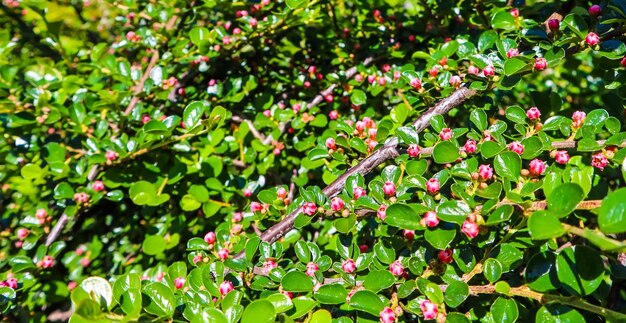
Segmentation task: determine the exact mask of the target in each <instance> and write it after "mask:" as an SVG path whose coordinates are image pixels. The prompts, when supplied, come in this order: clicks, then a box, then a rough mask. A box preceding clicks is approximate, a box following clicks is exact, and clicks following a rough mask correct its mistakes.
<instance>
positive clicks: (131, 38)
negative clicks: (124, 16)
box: [126, 30, 141, 43]
mask: <svg viewBox="0 0 626 323" xmlns="http://www.w3.org/2000/svg"><path fill="white" fill-rule="evenodd" d="M126 39H127V40H128V41H129V42H132V43H136V42H138V41H140V40H141V36H139V35H137V34H136V33H135V32H134V31H132V30H131V31H129V32H127V33H126Z"/></svg>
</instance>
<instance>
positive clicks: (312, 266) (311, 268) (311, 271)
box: [305, 262, 320, 277]
mask: <svg viewBox="0 0 626 323" xmlns="http://www.w3.org/2000/svg"><path fill="white" fill-rule="evenodd" d="M319 269H320V267H319V266H318V265H317V264H316V263H314V262H309V263H308V264H307V265H306V272H305V273H306V275H307V276H309V277H315V272H316V271H318V270H319Z"/></svg>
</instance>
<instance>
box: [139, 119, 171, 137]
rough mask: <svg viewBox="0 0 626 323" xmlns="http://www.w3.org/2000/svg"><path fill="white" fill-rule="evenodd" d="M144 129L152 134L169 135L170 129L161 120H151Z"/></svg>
mask: <svg viewBox="0 0 626 323" xmlns="http://www.w3.org/2000/svg"><path fill="white" fill-rule="evenodd" d="M143 131H145V132H146V133H149V134H152V135H163V136H166V135H169V134H170V130H169V129H168V128H167V126H166V125H165V124H164V123H163V122H161V121H159V120H150V121H148V123H146V124H145V125H144V126H143Z"/></svg>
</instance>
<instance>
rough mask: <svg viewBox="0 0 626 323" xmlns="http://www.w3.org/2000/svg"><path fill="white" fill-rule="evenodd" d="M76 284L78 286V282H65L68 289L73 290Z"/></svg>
mask: <svg viewBox="0 0 626 323" xmlns="http://www.w3.org/2000/svg"><path fill="white" fill-rule="evenodd" d="M76 286H78V284H76V282H75V281H71V282H69V283H67V289H69V290H73V289H74V288H76Z"/></svg>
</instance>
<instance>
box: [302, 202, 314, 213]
mask: <svg viewBox="0 0 626 323" xmlns="http://www.w3.org/2000/svg"><path fill="white" fill-rule="evenodd" d="M302 212H303V213H304V214H306V215H308V216H314V215H315V214H316V213H317V205H315V203H313V202H306V203H304V205H302Z"/></svg>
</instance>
